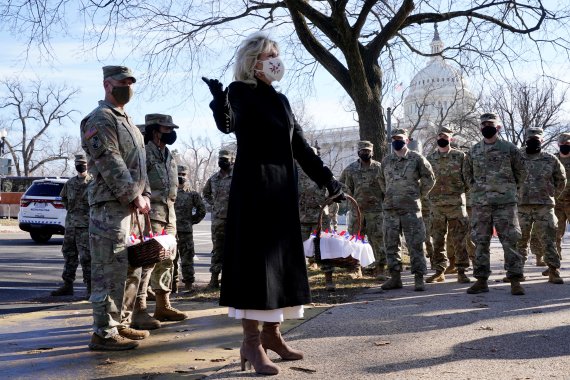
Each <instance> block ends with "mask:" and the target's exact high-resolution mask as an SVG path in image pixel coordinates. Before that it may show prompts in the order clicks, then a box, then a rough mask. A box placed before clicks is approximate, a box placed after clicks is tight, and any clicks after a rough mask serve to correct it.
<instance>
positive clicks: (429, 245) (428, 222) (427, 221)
mask: <svg viewBox="0 0 570 380" xmlns="http://www.w3.org/2000/svg"><path fill="white" fill-rule="evenodd" d="M422 218H423V219H424V225H425V226H426V240H425V242H424V243H425V247H426V257H429V258H430V262H433V255H434V247H433V242H432V238H433V235H432V218H431V211H430V208H429V207H424V202H423V201H422Z"/></svg>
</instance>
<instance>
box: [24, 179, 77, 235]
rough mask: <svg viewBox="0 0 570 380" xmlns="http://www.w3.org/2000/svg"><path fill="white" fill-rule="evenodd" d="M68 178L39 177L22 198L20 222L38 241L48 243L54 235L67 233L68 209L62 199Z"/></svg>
mask: <svg viewBox="0 0 570 380" xmlns="http://www.w3.org/2000/svg"><path fill="white" fill-rule="evenodd" d="M66 182H67V179H59V178H58V179H37V180H35V181H34V182H32V185H31V186H30V187H29V188H28V190H26V192H25V193H24V195H22V198H21V199H20V212H19V213H18V223H19V226H20V229H21V230H23V231H26V232H29V233H30V236H31V238H32V239H33V240H34V241H35V242H37V243H46V242H47V241H48V240H49V239H51V237H52V235H64V234H65V216H66V215H67V210H66V209H65V206H64V205H63V202H62V201H61V196H60V193H61V189H62V188H63V185H64V184H65V183H66Z"/></svg>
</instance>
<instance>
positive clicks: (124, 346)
mask: <svg viewBox="0 0 570 380" xmlns="http://www.w3.org/2000/svg"><path fill="white" fill-rule="evenodd" d="M138 346H139V344H138V342H133V341H132V340H129V339H127V338H124V337H122V336H120V335H119V334H117V335H115V336H112V337H110V338H101V337H100V336H99V335H97V334H93V335H91V342H90V343H89V349H91V350H93V351H124V350H132V349H133V348H136V347H138Z"/></svg>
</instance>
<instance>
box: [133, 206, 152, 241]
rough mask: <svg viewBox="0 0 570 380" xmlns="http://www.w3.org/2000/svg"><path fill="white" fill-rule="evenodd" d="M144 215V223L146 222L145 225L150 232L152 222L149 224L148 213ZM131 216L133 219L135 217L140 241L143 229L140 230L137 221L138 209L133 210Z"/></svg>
mask: <svg viewBox="0 0 570 380" xmlns="http://www.w3.org/2000/svg"><path fill="white" fill-rule="evenodd" d="M144 216H145V221H146V224H147V226H148V230H149V231H150V232H152V224H150V216H149V215H148V214H144ZM131 218H134V219H135V222H136V223H137V227H138V228H139V236H140V237H141V241H142V239H143V237H144V235H143V230H142V228H141V224H140V222H139V211H138V210H136V211H133V212H132V213H131Z"/></svg>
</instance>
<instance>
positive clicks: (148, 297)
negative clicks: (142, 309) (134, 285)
mask: <svg viewBox="0 0 570 380" xmlns="http://www.w3.org/2000/svg"><path fill="white" fill-rule="evenodd" d="M146 300H147V301H156V294H154V290H152V289H151V287H150V286H149V287H147V289H146Z"/></svg>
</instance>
